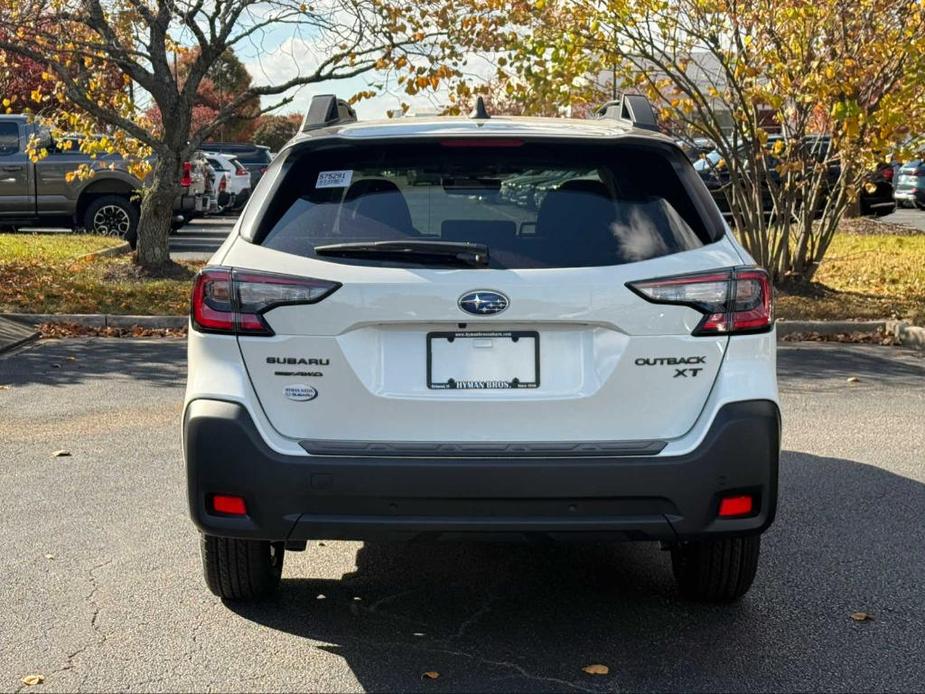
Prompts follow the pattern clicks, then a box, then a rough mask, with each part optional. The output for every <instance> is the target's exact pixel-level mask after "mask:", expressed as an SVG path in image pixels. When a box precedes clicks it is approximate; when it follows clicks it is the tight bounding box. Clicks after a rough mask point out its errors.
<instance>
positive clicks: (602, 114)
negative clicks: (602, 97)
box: [594, 94, 658, 131]
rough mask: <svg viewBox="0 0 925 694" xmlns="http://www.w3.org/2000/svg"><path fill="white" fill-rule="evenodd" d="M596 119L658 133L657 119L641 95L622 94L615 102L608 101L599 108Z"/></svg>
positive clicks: (595, 113)
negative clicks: (621, 122)
mask: <svg viewBox="0 0 925 694" xmlns="http://www.w3.org/2000/svg"><path fill="white" fill-rule="evenodd" d="M594 115H595V116H596V117H597V118H610V119H613V120H621V121H624V122H626V123H629V124H630V125H632V126H633V127H634V128H642V129H643V130H655V131H658V119H657V118H656V116H655V109H653V108H652V104H650V103H649V100H648V99H647V98H646V97H644V96H642V95H641V94H623V95H622V96H621V97H620V98H619V99H617V100H616V101H608V102H607V103H606V104H604V105H603V106H601V107H599V108H598V109H597V110H596V111H595V112H594Z"/></svg>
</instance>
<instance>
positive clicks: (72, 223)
mask: <svg viewBox="0 0 925 694" xmlns="http://www.w3.org/2000/svg"><path fill="white" fill-rule="evenodd" d="M33 136H34V137H35V138H36V139H37V141H38V143H39V146H40V147H44V148H46V149H47V150H48V156H47V157H45V158H43V159H41V160H39V161H37V162H33V161H32V160H31V159H30V158H29V155H28V154H27V153H26V147H27V145H28V143H29V140H30V138H32V137H33ZM65 139H68V138H65ZM70 139H72V142H71V146H70V148H65V147H61V146H59V145H58V143H56V142H55V141H54V140H53V139H52V137H51V134H50V133H49V130H48V128H45V127H44V126H42V125H41V124H40V123H38V122H36V121H34V120H33V119H30V118H29V117H28V116H25V115H2V116H0V171H2V173H3V175H2V177H0V226H3V227H5V228H7V229H14V230H15V229H16V228H18V227H20V226H33V225H37V224H41V225H45V226H62V227H66V228H70V229H75V230H76V229H87V230H89V231H92V232H94V233H97V234H106V235H111V236H120V237H122V238H124V239H125V240H127V241H128V242H129V243H130V244H132V245H133V246H134V244H135V242H136V240H137V237H138V218H139V216H140V209H139V198H138V191H139V189H140V188H141V187H142V185H143V184H142V182H141V181H139V180H138V179H137V178H136V177H135V176H133V175H132V174H131V173H129V171H128V162H126V161H125V160H124V159H123V158H122V157H121V156H118V155H103V156H99V157H96V158H94V157H91V156H90V155H89V154H85V153H83V152H81V151H80V142H79V138H77V137H76V136H75V137H74V138H70ZM81 165H89V166H91V167H93V169H94V175H93V176H91V177H90V178H82V179H74V180H72V181H68V180H67V174H68V173H69V172H71V171H76V170H77V169H78V168H79V167H80V166H81ZM201 165H202V163H201V162H198V161H188V162H184V164H183V169H182V172H181V177H180V186H181V192H180V194H179V195H178V196H177V198H176V201H175V202H174V214H175V220H176V221H175V224H181V223H182V220H185V219H186V215H190V216H192V215H195V214H196V213H197V212H202V211H204V210H205V209H206V206H207V205H208V200H207V198H206V196H205V187H204V186H205V177H204V172H203V171H202V169H201Z"/></svg>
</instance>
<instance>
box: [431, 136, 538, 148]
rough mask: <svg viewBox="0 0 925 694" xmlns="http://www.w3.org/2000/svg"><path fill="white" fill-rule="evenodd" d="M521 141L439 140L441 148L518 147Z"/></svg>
mask: <svg viewBox="0 0 925 694" xmlns="http://www.w3.org/2000/svg"><path fill="white" fill-rule="evenodd" d="M523 143H524V141H523V140H518V139H515V138H504V137H483V138H461V139H456V140H441V141H440V146H441V147H520V146H521V145H523Z"/></svg>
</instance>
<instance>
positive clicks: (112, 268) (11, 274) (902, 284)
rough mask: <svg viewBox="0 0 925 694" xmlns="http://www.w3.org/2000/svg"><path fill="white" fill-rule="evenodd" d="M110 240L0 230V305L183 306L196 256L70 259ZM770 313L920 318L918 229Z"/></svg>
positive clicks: (789, 292)
mask: <svg viewBox="0 0 925 694" xmlns="http://www.w3.org/2000/svg"><path fill="white" fill-rule="evenodd" d="M849 228H850V227H849ZM887 229H889V227H887ZM116 245H119V242H118V241H116V240H114V239H112V238H107V237H101V236H84V235H70V234H0V312H14V313H114V314H119V313H123V314H140V315H169V314H173V315H179V314H184V313H186V312H187V310H188V302H189V291H190V283H191V282H190V281H191V279H192V276H193V274H194V273H195V271H196V270H197V269H198V268H199V266H200V265H201V264H200V263H183V264H182V265H181V266H180V267H179V268H178V269H176V272H175V276H172V277H171V278H170V279H162V278H157V279H152V278H149V277H144V276H141V275H140V274H139V272H138V269H137V268H136V267H135V266H133V265H132V261H131V257H130V256H128V255H122V256H116V257H97V258H89V259H83V260H78V258H79V257H80V256H82V255H84V254H86V253H90V252H92V251H97V250H100V249H103V248H108V247H112V246H116ZM777 316H778V317H779V318H784V319H790V320H798V319H809V320H812V319H816V320H837V319H879V318H892V317H897V318H903V319H907V320H912V321H913V322H915V323H917V324H919V325H923V324H925V233H920V234H909V233H905V234H902V233H895V234H894V233H885V234H872V233H852V232H846V233H840V234H839V235H838V236H837V237H836V238H835V240H834V242H833V243H832V246H831V248H830V249H829V253H828V255H827V256H826V259H825V261H824V262H823V264H822V266H821V267H820V268H819V271H818V272H817V273H816V277H815V280H814V282H812V283H811V284H809V285H802V286H799V287H793V286H789V287H783V288H779V289H778V290H777Z"/></svg>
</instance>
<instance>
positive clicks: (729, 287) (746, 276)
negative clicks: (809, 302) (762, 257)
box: [626, 267, 774, 335]
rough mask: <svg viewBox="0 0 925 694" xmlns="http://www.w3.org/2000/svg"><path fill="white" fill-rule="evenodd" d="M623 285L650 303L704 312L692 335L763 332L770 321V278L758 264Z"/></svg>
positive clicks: (772, 307) (771, 317)
mask: <svg viewBox="0 0 925 694" xmlns="http://www.w3.org/2000/svg"><path fill="white" fill-rule="evenodd" d="M626 286H627V287H629V289H631V290H632V291H634V292H636V293H637V294H639V296H641V297H642V298H644V299H646V300H647V301H651V302H652V303H654V304H675V305H680V306H690V307H691V308H694V309H696V310H698V311H700V312H701V313H702V314H704V316H703V319H702V320H701V321H700V323H699V324H698V325H697V327H696V328H694V331H693V333H692V334H693V335H718V334H733V333H759V332H767V331H768V330H770V329H771V326H772V325H773V324H774V306H773V300H772V290H771V281H770V279H769V277H768V273H767V272H765V271H764V270H762V269H761V268H753V267H749V268H730V269H727V270H720V271H717V272H706V273H698V274H692V275H677V276H674V277H662V278H659V279H652V280H644V281H642V282H628V283H627V285H626Z"/></svg>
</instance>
